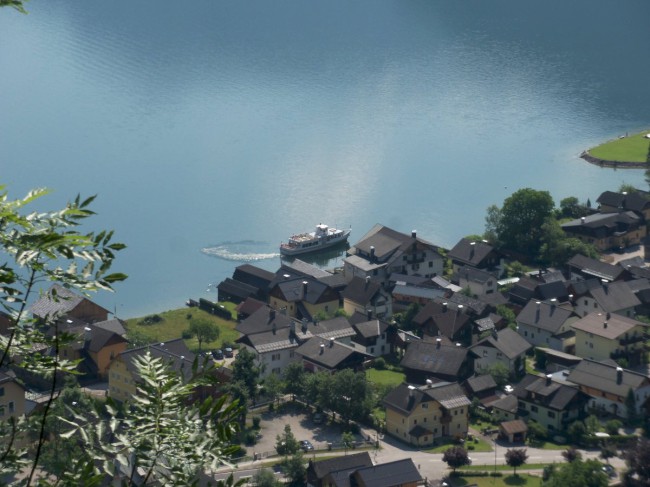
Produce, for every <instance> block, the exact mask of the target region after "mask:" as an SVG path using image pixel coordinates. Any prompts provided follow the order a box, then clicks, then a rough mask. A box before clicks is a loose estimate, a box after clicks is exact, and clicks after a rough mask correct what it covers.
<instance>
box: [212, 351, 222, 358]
mask: <svg viewBox="0 0 650 487" xmlns="http://www.w3.org/2000/svg"><path fill="white" fill-rule="evenodd" d="M212 358H214V359H215V360H223V350H221V349H219V350H212Z"/></svg>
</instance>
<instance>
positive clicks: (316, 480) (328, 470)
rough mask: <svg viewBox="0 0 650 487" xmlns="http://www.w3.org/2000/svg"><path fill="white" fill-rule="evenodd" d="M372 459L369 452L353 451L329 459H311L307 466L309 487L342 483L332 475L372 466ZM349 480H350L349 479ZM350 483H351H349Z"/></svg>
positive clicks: (329, 486) (328, 486) (347, 473)
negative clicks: (336, 480)
mask: <svg viewBox="0 0 650 487" xmlns="http://www.w3.org/2000/svg"><path fill="white" fill-rule="evenodd" d="M372 465H373V463H372V459H371V458H370V454H369V453H368V452H365V451H364V452H361V453H352V454H350V455H345V456H337V457H335V458H329V459H327V460H316V459H312V460H309V465H308V466H307V486H308V487H333V486H338V485H340V484H339V483H337V482H335V480H334V479H333V478H332V477H339V476H341V475H349V473H350V472H353V471H354V470H356V469H358V468H364V467H371V466H372ZM348 482H349V480H348ZM347 485H349V483H348V484H347Z"/></svg>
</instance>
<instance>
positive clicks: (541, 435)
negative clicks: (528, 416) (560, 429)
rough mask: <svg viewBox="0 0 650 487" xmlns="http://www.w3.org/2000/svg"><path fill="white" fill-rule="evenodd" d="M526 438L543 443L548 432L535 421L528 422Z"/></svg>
mask: <svg viewBox="0 0 650 487" xmlns="http://www.w3.org/2000/svg"><path fill="white" fill-rule="evenodd" d="M528 437H529V438H530V439H531V440H532V441H544V440H545V439H546V438H548V430H547V429H546V428H545V427H544V425H543V424H541V423H538V422H537V421H529V422H528Z"/></svg>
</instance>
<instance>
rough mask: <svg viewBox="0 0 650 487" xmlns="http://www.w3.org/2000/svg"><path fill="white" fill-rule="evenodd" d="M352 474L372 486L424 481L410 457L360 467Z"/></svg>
mask: <svg viewBox="0 0 650 487" xmlns="http://www.w3.org/2000/svg"><path fill="white" fill-rule="evenodd" d="M352 475H353V476H354V477H357V478H359V479H360V480H361V481H362V482H363V485H371V486H372V487H400V486H402V485H406V484H416V483H418V482H421V481H422V476H421V475H420V472H418V469H417V467H416V466H415V464H414V463H413V460H412V459H410V458H405V459H403V460H396V461H394V462H388V463H380V464H377V465H373V466H371V467H365V468H360V469H358V470H356V471H355V472H354V473H353V474H352Z"/></svg>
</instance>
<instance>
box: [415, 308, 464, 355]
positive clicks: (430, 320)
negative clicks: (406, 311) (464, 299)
mask: <svg viewBox="0 0 650 487" xmlns="http://www.w3.org/2000/svg"><path fill="white" fill-rule="evenodd" d="M413 323H414V324H415V325H416V326H417V327H418V328H419V329H420V330H421V331H422V334H423V335H426V336H429V337H438V336H444V337H447V338H448V339H449V340H451V341H453V342H460V343H462V344H464V345H469V344H471V343H472V329H473V325H472V318H471V316H470V315H469V314H467V313H465V306H464V305H462V304H460V305H453V304H452V305H450V304H449V303H448V302H447V301H445V302H443V303H438V302H435V301H431V302H429V303H427V304H426V305H425V306H424V307H423V308H422V309H421V310H420V311H419V312H418V314H417V315H415V317H414V318H413Z"/></svg>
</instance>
